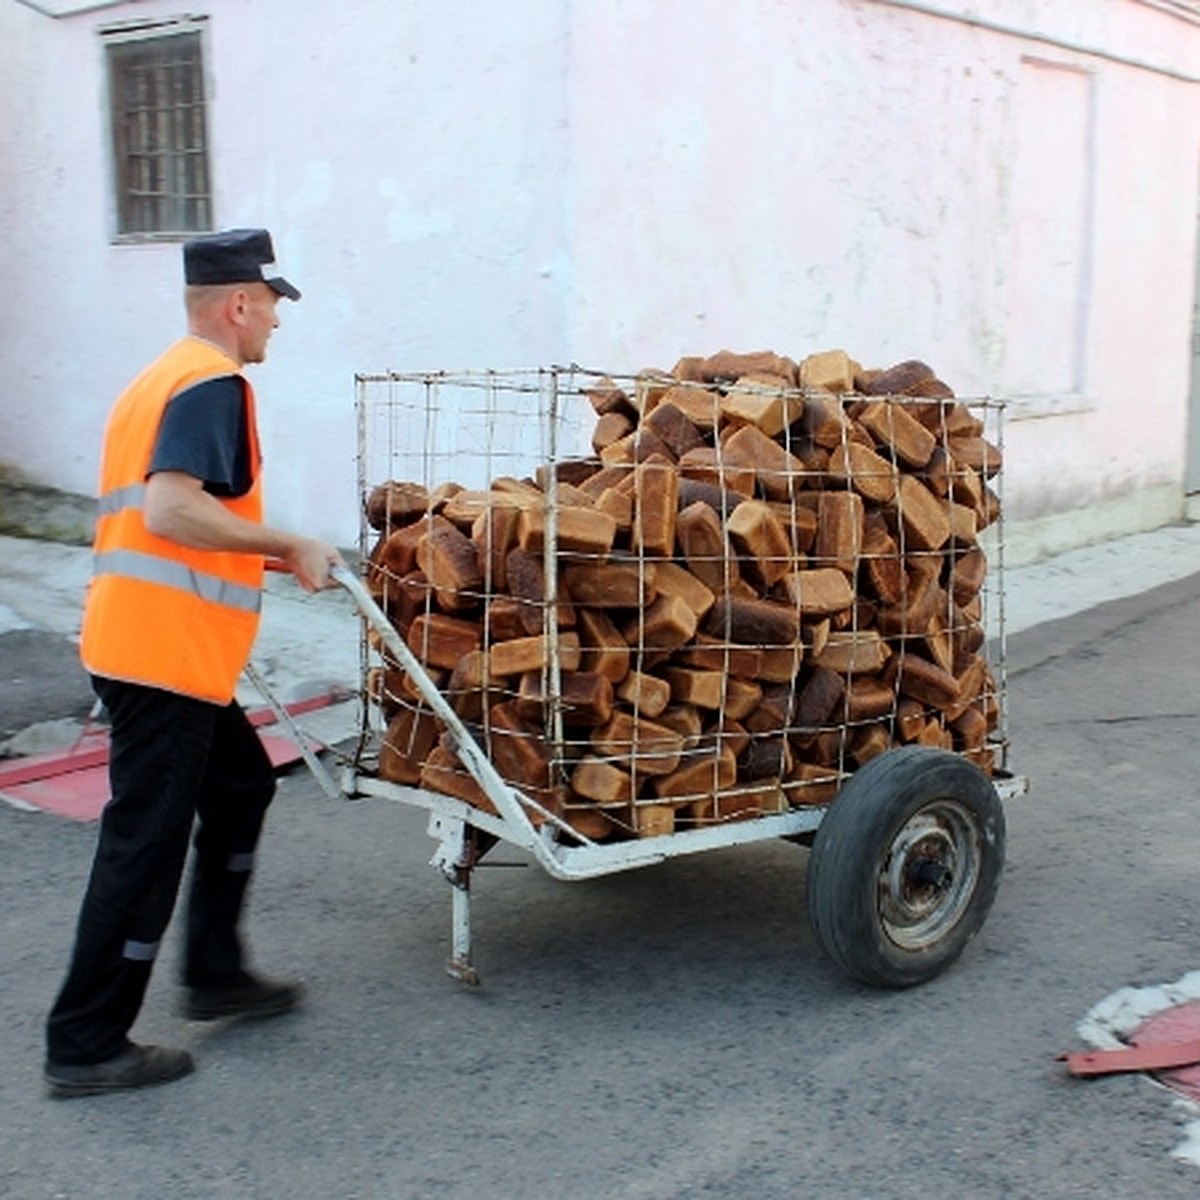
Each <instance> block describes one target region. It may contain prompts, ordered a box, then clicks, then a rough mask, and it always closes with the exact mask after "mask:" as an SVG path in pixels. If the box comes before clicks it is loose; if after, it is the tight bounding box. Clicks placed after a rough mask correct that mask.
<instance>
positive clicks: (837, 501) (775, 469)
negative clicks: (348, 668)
mask: <svg viewBox="0 0 1200 1200" xmlns="http://www.w3.org/2000/svg"><path fill="white" fill-rule="evenodd" d="M357 386H358V419H359V487H360V493H361V495H362V497H363V501H364V504H363V523H362V540H361V549H362V552H363V555H364V559H365V561H366V562H367V564H368V566H367V579H368V583H369V586H370V587H371V589H372V591H373V592H374V593H375V595H376V597H377V598H378V599H379V601H380V603H381V605H382V606H383V607H384V608H385V610H386V611H387V612H388V614H389V617H390V618H391V620H392V621H393V623H394V624H395V625H396V628H397V630H398V631H399V632H400V634H401V636H402V637H403V638H404V639H405V641H406V643H407V644H408V646H409V648H410V649H411V650H412V651H413V652H414V654H416V656H417V657H418V658H419V659H420V660H421V661H422V663H423V664H424V665H425V666H426V668H427V670H428V672H429V675H430V678H431V679H432V681H433V683H434V684H435V685H436V686H437V687H438V688H439V690H440V691H441V692H442V694H443V695H444V696H446V698H447V699H448V700H449V701H450V702H451V704H452V705H453V706H454V708H455V709H456V711H457V712H458V713H459V715H460V716H461V717H462V719H463V720H464V721H465V722H466V723H467V726H468V728H469V729H470V730H471V732H472V733H473V735H474V736H475V737H476V738H477V740H478V741H479V743H480V744H481V745H482V746H483V747H484V748H485V750H486V751H487V753H488V756H489V758H491V759H492V761H493V762H494V763H495V764H496V765H497V767H498V769H499V770H500V772H501V774H502V775H503V776H504V777H505V778H506V779H508V780H509V781H510V782H512V783H513V784H514V786H516V787H518V788H519V789H520V790H522V791H523V792H524V793H525V794H527V795H529V796H531V797H533V798H534V799H536V800H537V801H538V802H539V803H541V804H543V805H545V806H546V807H548V808H550V809H551V810H552V811H554V812H556V813H560V814H562V815H563V816H564V817H565V818H566V820H567V822H568V823H569V824H571V825H572V826H574V827H576V828H578V829H579V830H580V831H581V832H582V833H584V834H586V835H587V836H589V837H601V838H603V837H618V838H619V837H626V836H647V835H653V834H657V833H668V832H671V831H672V830H675V829H680V828H686V827H690V826H695V825H701V824H706V823H713V822H720V821H726V820H732V819H739V818H747V817H750V818H752V817H754V816H757V815H761V814H765V813H770V812H779V811H783V810H785V809H787V808H788V807H796V806H808V805H819V804H826V803H828V802H829V800H830V799H832V797H833V795H834V794H835V793H836V789H837V786H838V783H839V781H840V780H841V779H843V778H844V777H845V776H846V775H847V774H848V773H850V772H852V771H853V770H855V769H856V767H857V766H859V765H861V764H862V763H863V762H865V761H867V760H868V759H869V758H871V757H873V756H874V755H875V754H877V753H880V752H882V751H883V750H885V749H886V748H888V747H890V746H892V745H898V744H903V743H907V742H913V741H917V742H923V743H925V744H930V745H938V746H943V747H944V748H946V749H952V750H955V751H956V752H959V753H962V754H965V755H966V756H968V757H969V758H971V759H972V760H973V761H975V762H976V763H978V764H979V765H980V766H981V767H983V768H984V769H985V770H986V771H989V772H991V771H994V770H1001V769H1003V768H1004V767H1005V765H1006V755H1007V729H1006V718H1005V705H1004V691H1005V680H1004V674H1003V650H1004V642H1003V596H1002V588H1001V577H1002V557H1003V539H1002V537H1001V536H1000V529H1001V509H1002V505H1001V499H1000V495H999V490H1000V480H1001V475H1000V474H998V473H997V468H998V466H999V461H1000V456H1001V455H1002V452H1003V428H1002V416H1003V404H1002V403H1001V402H998V401H994V400H990V399H978V400H963V399H961V398H958V399H954V400H950V399H934V400H930V399H928V398H926V399H913V398H908V397H877V396H872V397H864V396H861V395H844V396H833V395H829V394H824V393H820V394H818V393H814V392H812V391H808V392H805V391H801V390H800V389H798V388H797V389H795V390H792V389H788V388H781V387H779V386H777V385H771V384H770V383H769V382H768V383H762V382H759V383H755V382H754V381H753V380H750V381H742V382H741V383H737V382H734V381H732V380H722V381H718V382H715V383H709V384H699V383H690V384H687V385H686V387H687V389H688V395H687V396H683V395H682V394H679V393H678V392H677V393H676V395H675V400H677V401H678V405H676V404H675V402H674V401H673V400H672V399H671V397H669V396H667V393H668V391H669V389H671V388H672V387H675V388H677V389H678V388H679V386H680V381H679V380H676V379H674V378H669V377H667V378H664V377H663V376H662V375H661V374H657V373H650V374H647V373H644V374H642V375H637V376H621V375H616V374H607V375H606V374H603V373H601V372H596V371H590V370H585V369H582V368H579V367H563V368H546V369H539V370H531V371H513V372H495V371H483V372H457V373H456V372H436V373H397V372H386V373H380V374H364V375H360V376H359V377H358V379H357ZM664 397H666V399H664ZM677 406H682V407H683V409H684V410H685V411H686V413H687V423H686V427H685V425H683V424H681V423H679V422H678V421H676V420H674V414H670V415H671V418H672V419H671V420H667V419H666V415H665V414H661V413H660V417H659V418H653V416H652V414H653V413H654V411H655V409H656V408H664V409H665V408H668V407H677ZM867 406H870V407H869V409H868V407H867ZM776 408H778V410H779V411H780V412H782V413H783V417H782V419H779V418H776V417H774V416H767V417H764V416H762V414H763V413H765V412H766V411H767V410H768V409H770V410H771V411H772V412H774V411H775V409H776ZM606 413H616V414H618V417H617V418H610V416H608V415H606ZM806 413H807V416H805V415H804V414H806ZM772 422H774V423H772ZM775 424H778V425H779V428H777V429H776V428H775ZM913 424H916V425H919V429H920V430H922V431H924V432H923V434H921V435H920V438H921V441H922V444H924V445H932V447H933V450H932V451H931V453H930V455H929V459H928V461H927V462H925V463H924V464H922V465H920V466H917V465H914V463H913V462H911V461H905V459H904V457H903V454H904V453H905V451H904V446H905V437H906V436H909V437H912V436H915V435H913V433H912V428H913ZM868 427H869V431H870V432H869V434H868V432H866V431H867V429H868ZM685 428H686V436H684V435H683V434H680V433H679V431H680V430H684V429H685ZM747 429H749V430H751V431H752V432H750V433H746V432H744V431H745V430H747ZM764 430H766V431H768V432H765V433H764V432H763V431H764ZM814 430H816V431H817V432H816V436H814ZM647 431H649V432H647ZM738 433H740V434H741V437H740V440H739V439H737V438H735V437H734V435H735V434H738ZM681 437H682V438H683V440H682V441H681V440H679V439H680V438H681ZM631 439H632V440H631ZM673 439H674V440H673ZM768 441H769V442H770V443H771V444H772V445H773V446H774V449H772V450H768V448H767V443H768ZM685 446H686V448H685ZM768 454H769V455H770V457H769V458H768V457H767V456H768ZM756 455H757V456H758V457H757V458H756V457H755V456H756ZM943 522H944V523H945V527H946V528H947V529H948V532H947V533H946V534H945V536H944V537H942V536H941V533H942V523H943ZM931 527H932V528H933V529H934V530H935V532H936V536H931V535H930V528H931ZM934 542H936V543H937V544H936V545H935V544H932V543H934ZM985 568H986V569H985ZM989 639H990V651H989ZM362 691H363V695H364V698H365V700H366V701H367V706H368V707H367V711H368V712H369V714H370V733H371V739H372V742H373V745H374V748H375V750H376V751H377V754H378V761H377V766H376V768H375V769H377V770H378V772H379V774H380V775H381V776H382V777H384V778H388V779H392V780H394V781H396V782H399V783H404V784H410V785H415V786H420V787H423V788H426V789H429V790H433V791H439V792H446V793H449V794H451V795H455V796H457V797H458V798H460V799H463V800H466V801H467V802H468V803H472V804H475V805H477V806H478V807H480V808H483V809H490V808H491V804H490V802H489V801H488V800H487V797H486V795H484V794H483V792H482V790H481V789H480V787H479V786H478V785H477V784H476V783H475V781H474V780H473V779H472V778H471V777H470V775H469V774H468V773H467V772H466V770H465V768H464V767H463V766H462V764H461V762H460V761H459V760H458V758H457V756H456V755H455V753H454V747H453V743H452V740H451V739H448V738H447V737H446V736H445V733H444V731H443V730H442V729H440V728H439V725H438V722H436V721H435V720H434V718H433V717H432V714H430V712H429V711H428V708H427V706H426V705H423V704H422V701H421V695H420V690H419V688H418V687H417V686H415V684H414V682H413V681H412V680H411V679H409V678H407V677H406V675H405V674H404V672H403V671H402V670H401V669H400V668H399V667H398V665H397V664H395V663H393V662H390V661H389V656H388V655H387V654H386V653H385V652H383V650H382V649H381V647H380V646H379V644H378V641H377V640H376V639H373V638H372V637H371V636H370V635H369V633H365V634H364V647H363V676H362Z"/></svg>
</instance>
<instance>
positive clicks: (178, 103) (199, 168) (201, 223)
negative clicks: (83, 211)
mask: <svg viewBox="0 0 1200 1200" xmlns="http://www.w3.org/2000/svg"><path fill="white" fill-rule="evenodd" d="M106 51H107V56H108V73H109V97H110V104H111V108H112V137H113V155H114V160H115V167H116V171H115V178H116V188H117V234H118V236H123V237H135V238H136V237H148V236H155V235H168V236H169V235H186V234H192V233H202V232H205V231H207V230H210V229H211V228H212V187H211V182H210V178H209V169H208V128H207V119H206V113H205V100H204V67H203V59H202V55H201V40H200V34H199V33H198V32H188V33H172V34H170V35H167V36H162V37H142V38H136V39H133V40H129V41H113V42H109V44H108V45H107V46H106Z"/></svg>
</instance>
